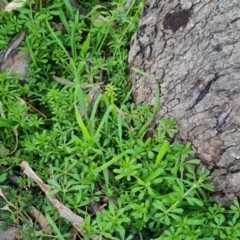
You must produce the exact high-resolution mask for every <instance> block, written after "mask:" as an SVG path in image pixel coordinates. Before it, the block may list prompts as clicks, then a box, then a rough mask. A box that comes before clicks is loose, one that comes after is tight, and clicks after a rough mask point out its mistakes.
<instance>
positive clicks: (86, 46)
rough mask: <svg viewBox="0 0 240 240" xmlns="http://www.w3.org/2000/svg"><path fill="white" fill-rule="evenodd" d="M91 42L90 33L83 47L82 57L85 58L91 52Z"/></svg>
mask: <svg viewBox="0 0 240 240" xmlns="http://www.w3.org/2000/svg"><path fill="white" fill-rule="evenodd" d="M90 41H91V35H90V33H89V34H88V36H87V38H86V40H85V41H84V43H83V45H82V48H81V52H80V55H81V56H83V57H85V56H86V54H87V52H88V50H89V47H90Z"/></svg>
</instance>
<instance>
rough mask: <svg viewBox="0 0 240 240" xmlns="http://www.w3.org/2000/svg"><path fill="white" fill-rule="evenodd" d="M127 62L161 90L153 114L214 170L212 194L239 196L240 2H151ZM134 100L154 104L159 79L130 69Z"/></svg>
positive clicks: (226, 200) (227, 198) (228, 198)
mask: <svg viewBox="0 0 240 240" xmlns="http://www.w3.org/2000/svg"><path fill="white" fill-rule="evenodd" d="M129 63H130V65H131V66H134V67H137V68H140V69H141V70H143V71H146V72H147V73H150V74H153V75H154V76H155V77H156V79H157V81H158V83H159V85H160V88H161V99H160V101H161V107H160V110H159V112H158V115H157V119H160V118H164V117H172V118H174V119H175V120H176V122H177V123H178V125H179V130H180V132H179V135H178V136H177V137H178V139H180V140H183V141H185V142H186V141H190V142H192V144H193V147H194V149H195V150H196V152H197V155H198V157H199V158H200V159H201V160H202V163H203V165H204V166H205V167H206V168H208V169H209V170H210V171H211V176H212V182H213V183H214V185H215V186H216V188H215V194H214V197H215V199H216V201H217V202H219V203H222V204H223V205H229V204H231V202H232V200H233V199H235V198H237V197H238V198H240V184H239V183H240V92H239V90H240V1H239V0H232V1H227V0H181V1H180V0H148V1H147V3H146V5H145V7H144V9H143V13H142V17H141V21H140V24H139V28H138V31H137V32H136V34H135V37H134V38H133V41H132V45H131V49H130V54H129ZM131 79H132V85H133V96H134V100H135V102H136V103H137V104H143V103H144V104H146V103H147V104H153V102H154V97H155V92H156V83H154V82H153V81H152V80H151V79H148V78H146V77H145V76H141V75H139V74H138V73H136V72H134V71H131Z"/></svg>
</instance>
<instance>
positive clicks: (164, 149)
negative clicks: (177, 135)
mask: <svg viewBox="0 0 240 240" xmlns="http://www.w3.org/2000/svg"><path fill="white" fill-rule="evenodd" d="M168 149H169V143H168V141H164V142H163V145H162V146H161V148H160V150H159V153H158V155H157V158H156V162H155V165H154V167H157V166H158V165H159V164H160V162H161V160H162V159H163V157H164V156H165V154H166V153H167V151H168Z"/></svg>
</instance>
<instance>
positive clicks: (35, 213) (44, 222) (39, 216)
mask: <svg viewBox="0 0 240 240" xmlns="http://www.w3.org/2000/svg"><path fill="white" fill-rule="evenodd" d="M31 208H32V210H31V212H30V216H31V217H32V218H34V219H36V221H37V222H38V223H39V225H40V226H41V228H42V229H43V232H44V233H45V234H49V235H51V234H52V228H51V227H50V226H49V222H48V221H47V219H46V218H45V216H44V215H43V214H42V213H41V212H40V211H38V210H37V209H36V208H35V207H33V206H32V207H31Z"/></svg>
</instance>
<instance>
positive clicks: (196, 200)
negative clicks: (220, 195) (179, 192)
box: [186, 197, 203, 207]
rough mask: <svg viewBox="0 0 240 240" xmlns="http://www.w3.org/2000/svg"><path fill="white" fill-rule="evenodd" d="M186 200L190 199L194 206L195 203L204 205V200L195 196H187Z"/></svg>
mask: <svg viewBox="0 0 240 240" xmlns="http://www.w3.org/2000/svg"><path fill="white" fill-rule="evenodd" d="M186 200H187V201H188V203H189V204H190V205H192V206H194V205H195V204H197V205H198V206H201V207H202V206H203V201H202V200H200V199H197V198H194V197H186Z"/></svg>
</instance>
